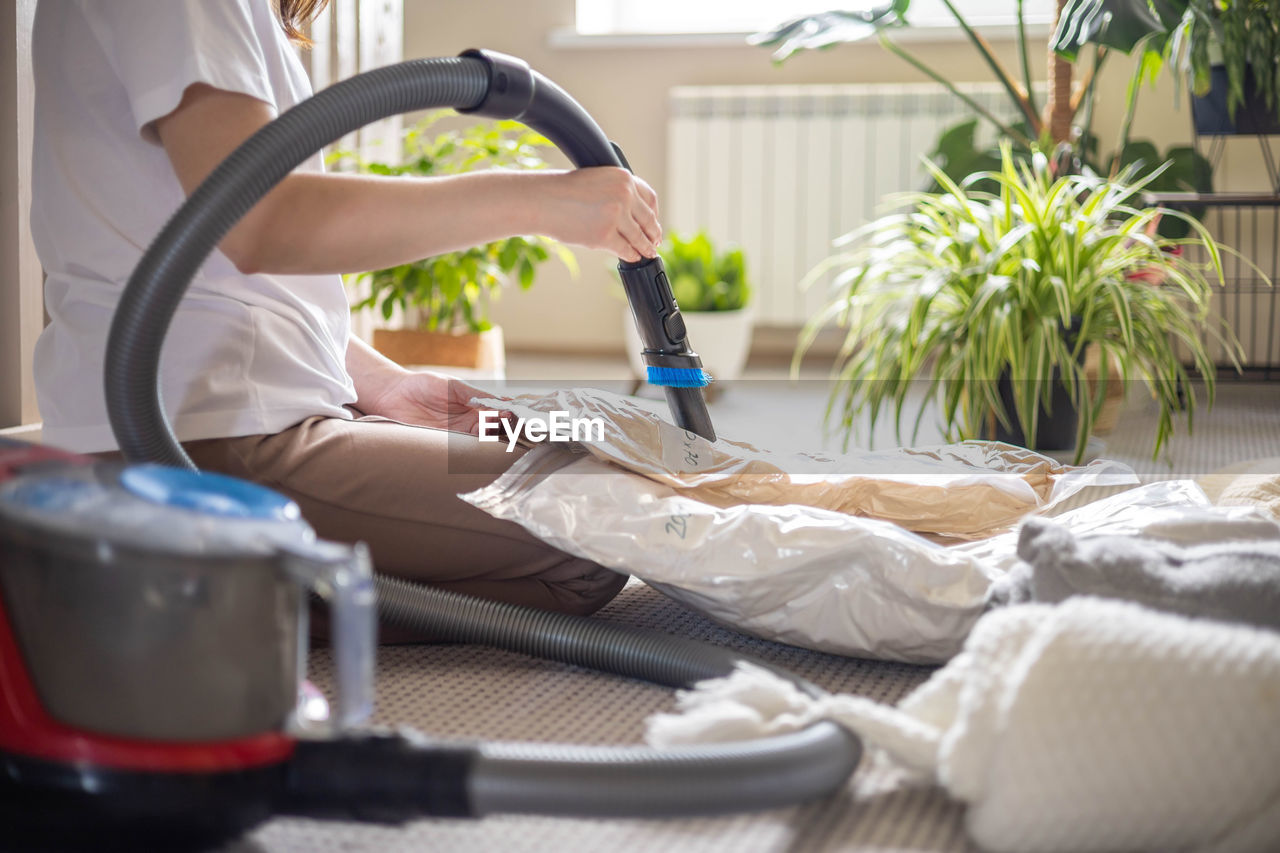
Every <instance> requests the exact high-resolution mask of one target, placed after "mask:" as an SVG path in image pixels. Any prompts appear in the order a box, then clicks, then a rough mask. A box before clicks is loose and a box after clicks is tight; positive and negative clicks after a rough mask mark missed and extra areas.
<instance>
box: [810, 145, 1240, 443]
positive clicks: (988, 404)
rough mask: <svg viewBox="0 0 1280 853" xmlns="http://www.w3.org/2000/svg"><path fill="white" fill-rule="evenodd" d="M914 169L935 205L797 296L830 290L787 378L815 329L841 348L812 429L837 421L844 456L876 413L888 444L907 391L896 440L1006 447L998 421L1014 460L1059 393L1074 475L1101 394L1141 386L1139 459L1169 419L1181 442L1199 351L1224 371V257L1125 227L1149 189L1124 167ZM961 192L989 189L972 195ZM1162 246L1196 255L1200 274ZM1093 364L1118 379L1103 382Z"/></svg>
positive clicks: (836, 259)
mask: <svg viewBox="0 0 1280 853" xmlns="http://www.w3.org/2000/svg"><path fill="white" fill-rule="evenodd" d="M926 167H927V168H928V169H929V171H930V172H931V174H932V175H933V177H934V178H935V180H937V182H938V184H939V185H940V186H942V187H943V192H941V193H938V194H930V193H912V194H909V195H907V196H904V197H902V200H903V202H904V204H905V206H904V207H901V208H899V211H900V212H896V213H892V214H889V215H886V216H884V217H882V218H880V219H878V220H876V221H874V222H871V223H869V224H867V225H866V226H864V227H862V228H860V229H858V230H857V231H854V232H852V233H851V234H849V235H846V236H845V237H844V238H841V240H840V241H838V244H837V245H838V249H839V251H838V252H837V253H836V254H835V255H833V256H832V257H831V258H829V259H828V260H827V261H826V262H824V263H823V264H822V265H820V266H819V267H818V268H816V269H815V270H814V271H813V272H811V273H810V274H809V276H808V278H807V281H806V283H812V282H814V281H817V280H819V279H821V278H823V277H825V276H826V275H827V274H829V273H832V272H834V273H835V276H834V278H833V282H832V293H833V298H832V299H831V300H830V302H829V304H828V305H827V306H826V307H825V309H824V310H823V311H821V312H820V313H818V314H817V315H816V316H814V317H813V318H812V319H811V320H810V322H809V323H808V325H807V326H806V328H805V330H804V332H803V334H802V335H801V339H800V345H799V348H798V350H797V354H796V363H797V364H798V363H799V360H800V359H801V358H802V357H803V355H804V352H805V351H806V350H807V349H808V347H809V346H810V345H811V344H812V342H813V340H814V338H815V336H816V334H817V332H818V330H819V329H821V328H822V327H823V326H825V325H827V324H828V323H829V322H831V321H835V322H836V323H837V324H838V325H839V326H840V327H841V328H843V329H844V330H845V339H844V343H843V345H842V347H841V349H840V352H839V355H838V357H837V360H836V366H835V372H834V376H835V379H836V381H835V383H834V384H833V388H832V392H831V395H830V400H829V403H828V407H827V423H828V426H829V427H831V426H832V425H833V423H832V422H833V421H837V423H838V427H839V431H840V432H842V433H843V437H844V444H845V446H846V447H847V446H848V444H849V441H850V439H851V437H852V435H853V433H854V431H855V427H854V425H855V423H857V422H858V419H859V417H860V416H861V415H862V414H864V413H866V414H868V415H869V417H870V421H871V424H872V425H873V426H874V424H875V423H876V421H877V420H878V419H879V418H880V417H882V416H886V415H887V414H888V413H889V412H890V411H891V412H892V417H893V422H894V426H895V429H896V431H897V435H898V438H899V440H900V441H901V440H902V436H903V414H904V409H905V408H906V407H907V402H908V394H909V392H910V389H911V387H912V386H913V384H915V383H916V381H917V380H923V381H925V382H927V387H928V393H927V394H926V395H925V399H924V401H923V402H921V403H920V406H919V410H918V412H917V413H916V415H915V421H914V427H913V429H912V436H913V437H914V436H915V434H916V432H917V431H918V429H919V426H920V423H921V420H922V418H923V416H924V414H925V412H926V411H927V410H929V409H930V408H931V407H930V403H936V404H937V406H938V410H939V411H940V413H941V419H942V426H943V429H944V432H945V434H946V436H947V439H948V440H950V441H959V440H964V439H970V438H979V437H984V436H985V435H987V433H988V432H989V430H990V426H991V424H992V421H993V419H994V420H995V421H998V422H999V423H1000V424H1001V425H1002V426H1004V427H1005V428H1006V429H1010V428H1012V426H1013V424H1014V423H1015V421H1016V423H1017V425H1018V426H1020V427H1021V428H1022V432H1023V434H1024V435H1026V436H1030V437H1031V438H1030V442H1031V443H1032V444H1034V441H1035V439H1034V437H1035V436H1036V434H1037V426H1038V420H1039V418H1041V417H1042V416H1044V413H1043V412H1042V409H1043V408H1046V407H1048V406H1049V405H1050V398H1051V396H1052V394H1053V391H1054V390H1055V383H1059V382H1060V383H1061V384H1062V386H1063V387H1065V390H1066V392H1067V395H1068V396H1069V397H1070V400H1071V403H1072V405H1073V406H1074V407H1075V409H1076V411H1077V413H1078V420H1077V429H1076V443H1075V448H1076V449H1075V458H1076V462H1077V463H1078V462H1079V461H1080V460H1081V459H1082V457H1083V454H1084V451H1085V448H1086V444H1087V439H1088V436H1089V433H1090V432H1091V430H1092V428H1093V424H1094V422H1095V421H1096V419H1097V415H1098V410H1099V407H1100V406H1101V404H1102V401H1103V399H1104V397H1105V395H1106V386H1107V383H1108V382H1111V381H1117V380H1118V381H1129V380H1131V379H1145V380H1146V381H1147V382H1148V383H1149V385H1150V388H1151V392H1152V394H1153V395H1154V397H1155V399H1156V401H1157V403H1158V405H1159V412H1160V413H1159V423H1158V428H1157V432H1156V445H1155V454H1159V452H1160V448H1161V447H1162V446H1163V445H1164V443H1165V441H1166V440H1167V439H1168V437H1169V436H1170V435H1171V434H1172V432H1173V419H1174V415H1175V413H1176V412H1177V411H1178V410H1179V409H1182V408H1184V407H1185V410H1186V413H1187V424H1188V428H1190V426H1191V419H1192V416H1193V414H1194V411H1195V405H1196V397H1195V392H1194V386H1195V379H1194V377H1195V376H1196V375H1198V377H1199V379H1200V381H1202V382H1203V384H1204V386H1205V391H1206V395H1207V399H1208V401H1209V403H1210V404H1212V401H1213V386H1214V374H1215V366H1214V363H1213V360H1212V359H1211V358H1210V355H1209V351H1208V347H1207V345H1206V339H1216V340H1217V341H1219V342H1220V343H1221V345H1222V346H1223V348H1224V351H1225V352H1226V353H1227V355H1228V358H1229V359H1230V360H1231V361H1232V362H1233V363H1234V364H1236V366H1237V367H1238V365H1239V361H1238V358H1239V354H1240V346H1239V344H1238V342H1236V340H1235V338H1234V337H1233V336H1232V335H1231V333H1230V331H1229V330H1228V329H1226V328H1225V326H1223V324H1222V323H1221V322H1213V321H1211V320H1210V316H1209V297H1210V292H1211V289H1212V286H1213V285H1215V284H1217V285H1221V284H1223V283H1224V281H1223V270H1222V253H1223V252H1224V251H1230V250H1227V249H1225V248H1223V247H1220V246H1219V245H1218V244H1217V243H1216V242H1215V241H1214V240H1213V238H1212V237H1211V236H1210V235H1209V233H1208V232H1207V231H1206V230H1205V229H1204V226H1202V225H1201V224H1200V223H1199V222H1197V221H1196V220H1195V219H1193V218H1192V217H1189V216H1186V215H1185V214H1182V213H1179V212H1178V211H1171V210H1165V211H1159V210H1152V209H1143V208H1142V207H1141V202H1140V200H1139V199H1138V194H1139V193H1140V192H1141V191H1142V190H1143V188H1144V187H1145V186H1146V184H1147V183H1148V182H1149V181H1150V180H1152V177H1151V176H1150V175H1148V176H1147V177H1145V178H1143V179H1141V180H1134V174H1135V171H1136V169H1135V168H1133V167H1130V168H1129V169H1126V170H1125V171H1124V172H1122V173H1121V175H1120V176H1119V179H1118V180H1105V179H1102V178H1100V177H1097V176H1095V175H1064V176H1060V177H1056V178H1055V177H1053V176H1052V175H1051V173H1050V170H1049V167H1048V163H1047V159H1046V158H1045V157H1044V155H1043V154H1040V153H1036V154H1035V155H1034V156H1033V157H1032V159H1031V160H1030V161H1024V160H1020V159H1018V158H1016V157H1015V156H1013V154H1012V152H1011V150H1010V146H1009V145H1008V144H1007V143H1006V144H1005V145H1004V146H1003V148H1002V151H1001V167H1000V169H999V170H998V171H992V172H979V173H975V174H974V175H971V176H969V177H968V178H966V179H965V180H963V181H961V182H959V183H957V182H955V181H953V180H952V179H951V178H949V177H947V176H946V175H945V174H943V173H942V171H941V170H940V169H939V168H938V167H937V166H935V165H934V164H932V163H930V162H928V161H926ZM984 179H985V181H984ZM979 181H984V184H983V185H984V186H987V187H994V189H993V190H992V191H990V192H986V191H982V190H978V189H976V188H975V187H974V186H973V185H974V184H976V183H977V182H979ZM1161 215H1164V216H1178V217H1182V218H1184V219H1185V220H1186V223H1187V225H1188V228H1189V231H1188V236H1186V237H1183V238H1179V239H1171V238H1163V237H1159V236H1158V235H1156V233H1155V228H1154V224H1155V222H1156V218H1157V217H1159V216H1161ZM1178 246H1183V247H1188V248H1189V247H1192V246H1198V247H1200V248H1201V249H1202V250H1203V252H1202V253H1203V255H1204V257H1205V258H1206V260H1203V261H1194V260H1192V259H1191V255H1192V254H1193V253H1188V252H1178V251H1175V249H1176V247H1178ZM1233 254H1234V253H1233ZM1139 271H1140V272H1141V273H1142V274H1141V275H1135V272H1139ZM1153 278H1154V279H1157V280H1159V281H1161V282H1162V284H1160V285H1158V286H1157V285H1153V284H1151V283H1150V281H1151V280H1152V279H1153ZM1091 345H1096V346H1097V347H1099V348H1100V349H1101V353H1102V356H1103V357H1102V358H1101V359H1100V364H1101V375H1100V377H1098V381H1096V382H1094V383H1092V387H1091V383H1090V382H1089V381H1086V378H1085V367H1084V363H1083V362H1084V359H1083V358H1082V355H1083V353H1084V350H1085V348H1086V347H1089V346H1091ZM1184 355H1185V356H1187V357H1189V360H1190V364H1191V366H1192V369H1191V370H1188V368H1187V366H1185V365H1184ZM1111 364H1115V365H1117V366H1118V371H1119V376H1111V375H1109V372H1110V368H1109V365H1111ZM1002 377H1004V378H1005V380H1006V381H1009V382H1010V384H1011V385H1012V392H1013V393H1012V399H1013V411H1006V408H1005V406H1004V405H1003V404H1002V402H1001V395H1000V390H999V388H1000V383H1001V379H1002Z"/></svg>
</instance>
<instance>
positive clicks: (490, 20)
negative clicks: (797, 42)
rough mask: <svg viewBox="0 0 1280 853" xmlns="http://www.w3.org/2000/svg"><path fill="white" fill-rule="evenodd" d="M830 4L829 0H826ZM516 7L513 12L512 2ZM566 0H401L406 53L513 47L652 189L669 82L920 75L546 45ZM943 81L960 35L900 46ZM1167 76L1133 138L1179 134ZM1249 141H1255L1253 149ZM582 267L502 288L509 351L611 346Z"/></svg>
mask: <svg viewBox="0 0 1280 853" xmlns="http://www.w3.org/2000/svg"><path fill="white" fill-rule="evenodd" d="M833 5H835V4H833ZM516 10H518V11H516ZM573 19H574V2H573V0H523V2H521V3H519V4H514V3H510V2H499V0H430V2H426V0H410V2H407V3H405V29H404V39H405V56H406V57H410V58H412V57H422V56H440V55H451V54H456V53H458V52H459V51H460V50H463V49H465V48H468V47H487V48H492V49H494V50H500V51H503V52H506V53H511V54H514V55H516V56H520V57H522V58H524V59H525V60H527V61H528V62H529V63H530V64H531V65H532V66H533V67H534V68H537V69H538V70H539V71H541V72H543V73H544V74H546V75H547V76H548V77H550V78H551V79H552V80H554V81H556V82H557V83H559V84H560V85H561V86H563V87H564V88H565V89H566V90H567V91H569V92H570V93H571V94H572V95H573V96H574V97H575V98H577V99H578V100H579V101H580V102H581V103H582V104H583V106H584V107H586V108H587V110H588V111H589V112H590V113H591V114H592V115H593V116H594V117H595V119H596V121H598V122H599V123H600V125H601V126H602V127H603V128H604V129H605V131H606V132H607V133H608V134H609V135H610V137H611V138H613V139H615V140H617V141H618V142H619V144H621V145H622V146H623V147H624V148H625V150H626V153H627V156H628V158H629V160H630V161H631V164H632V166H633V167H634V168H635V169H636V171H637V173H638V174H640V175H642V176H643V177H644V178H645V179H646V180H647V181H648V182H649V183H650V184H652V185H653V186H654V188H655V189H657V190H658V192H659V193H661V192H662V191H663V190H664V188H665V187H666V177H667V164H666V151H665V149H666V115H667V110H666V97H667V90H668V89H669V88H670V87H672V86H676V85H698V84H709V85H713V84H755V83H810V82H812V83H878V82H885V83H888V82H922V81H925V80H926V78H925V77H924V76H923V75H921V74H920V73H919V72H917V71H915V70H914V69H913V68H911V67H910V66H908V65H907V64H906V63H904V62H902V61H900V60H899V59H897V58H896V57H893V56H891V55H889V54H887V53H885V52H884V51H883V50H882V49H881V48H880V47H879V46H878V45H877V44H875V43H874V42H870V43H864V44H857V45H843V46H841V47H838V48H836V49H834V50H831V51H828V52H823V53H820V54H806V55H800V56H795V57H793V58H791V59H790V60H788V62H787V63H786V64H785V65H784V66H782V67H775V66H773V65H772V63H771V62H770V61H769V54H768V52H767V51H765V50H764V49H762V48H754V47H749V46H746V45H740V46H738V45H726V46H714V47H702V48H688V47H667V46H655V47H631V48H622V47H616V46H600V47H586V46H584V47H578V46H573V47H552V46H550V45H549V44H548V34H549V33H550V32H551V31H552V30H555V29H558V28H566V27H571V26H572V24H573ZM995 46H996V48H997V50H998V52H999V53H1000V55H1001V56H1002V58H1003V60H1004V61H1005V62H1006V64H1007V65H1008V66H1009V67H1011V68H1013V67H1016V63H1015V52H1014V46H1013V42H1012V41H1011V40H1008V39H1005V40H1002V41H998V42H996V44H995ZM908 47H910V48H912V49H913V51H916V50H917V49H918V52H920V53H921V55H923V56H926V57H927V59H928V61H929V62H930V63H931V64H932V65H933V66H934V67H935V68H937V69H938V70H939V71H940V72H941V73H942V74H944V75H946V76H947V77H948V78H950V79H953V80H957V81H984V80H990V79H991V77H990V73H989V71H988V69H987V68H986V66H985V65H984V64H983V63H982V61H981V60H980V59H979V58H978V56H977V54H976V52H975V51H974V50H973V48H972V47H971V46H970V45H969V44H968V42H966V41H962V40H959V37H958V38H957V40H954V41H943V42H936V43H928V44H912V45H908ZM1031 51H1032V53H1031V56H1032V63H1033V65H1032V70H1033V73H1034V74H1035V75H1036V76H1037V78H1040V77H1042V76H1043V74H1044V71H1045V65H1046V61H1045V59H1044V39H1043V38H1041V39H1039V40H1038V41H1036V43H1035V44H1033V45H1032V47H1031ZM1130 67H1131V64H1130V61H1129V60H1127V59H1126V58H1125V57H1117V58H1116V59H1113V60H1112V61H1111V62H1110V64H1109V66H1108V68H1107V71H1106V73H1105V74H1104V77H1103V79H1102V81H1101V88H1100V93H1099V94H1100V97H1099V99H1098V101H1097V107H1096V110H1097V114H1096V117H1095V126H1096V128H1097V130H1098V131H1099V133H1100V134H1101V135H1102V139H1103V140H1104V145H1105V146H1106V147H1111V143H1110V140H1112V139H1114V138H1115V136H1116V133H1117V129H1118V127H1119V120H1120V114H1121V112H1122V111H1123V109H1124V91H1125V85H1126V82H1127V77H1128V71H1129V69H1130ZM1173 104H1174V94H1173V91H1172V86H1171V85H1170V84H1169V83H1168V81H1162V82H1161V85H1160V87H1159V88H1158V89H1157V90H1155V91H1151V90H1147V91H1144V93H1143V96H1142V99H1141V100H1140V102H1139V112H1138V116H1137V120H1136V123H1135V131H1136V132H1135V136H1147V137H1151V138H1154V139H1158V140H1159V141H1160V142H1161V144H1162V147H1163V146H1165V145H1168V144H1171V143H1173V142H1176V141H1183V142H1185V141H1186V140H1189V139H1190V129H1189V122H1190V119H1189V116H1188V111H1187V109H1186V108H1185V106H1184V107H1182V108H1181V109H1179V110H1174V109H1172V105H1173ZM1254 147H1255V148H1256V145H1255V146H1254ZM579 257H580V260H581V267H582V275H581V276H580V278H579V279H578V280H577V281H572V280H570V279H569V277H568V276H567V275H566V274H565V273H563V272H562V271H561V270H558V269H553V268H552V267H553V265H554V262H551V263H548V264H547V265H546V267H544V270H545V271H544V272H540V273H539V278H538V282H537V284H536V286H535V287H534V289H533V290H532V291H530V292H528V293H511V294H508V296H507V297H506V298H505V299H504V300H503V301H502V302H501V303H500V304H499V305H498V307H497V310H496V312H495V315H496V318H497V320H498V322H500V323H501V324H502V325H503V326H504V328H505V330H506V334H507V340H508V342H509V344H510V345H511V346H513V347H516V348H521V347H523V348H528V349H564V348H576V349H582V350H595V351H604V350H613V351H618V350H619V349H620V347H621V344H620V336H621V330H622V317H623V314H622V303H621V301H620V297H618V296H617V295H616V293H615V290H614V287H613V285H612V276H611V274H610V273H609V268H610V266H611V263H610V259H609V258H608V256H607V255H605V254H604V253H598V252H586V251H583V252H580V254H579Z"/></svg>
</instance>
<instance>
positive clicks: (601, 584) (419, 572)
mask: <svg viewBox="0 0 1280 853" xmlns="http://www.w3.org/2000/svg"><path fill="white" fill-rule="evenodd" d="M185 447H186V449H187V452H188V453H189V454H190V455H191V458H192V460H193V461H194V462H195V463H196V465H197V466H199V467H200V468H202V469H204V470H208V471H217V472H220V473H223V474H229V475H231V476H234V477H240V478H242V479H246V480H252V481H255V482H258V483H262V484H263V485H265V486H269V487H270V488H272V489H275V490H277V491H279V492H282V493H283V494H285V495H288V496H289V497H291V498H293V499H294V500H295V501H297V503H298V505H299V506H300V507H301V508H302V515H303V517H304V518H305V519H306V520H307V521H308V522H310V524H311V525H312V526H313V527H314V528H315V529H316V533H317V534H319V535H320V536H321V537H322V538H324V539H333V540H337V541H340V542H357V541H362V542H365V543H367V544H368V545H369V549H370V551H371V552H372V554H373V561H374V565H375V566H376V567H377V570H378V571H380V572H383V573H386V574H390V575H395V576H398V577H402V578H409V579H411V580H417V581H424V582H426V583H430V584H432V585H433V586H437V587H441V588H443V589H450V590H455V591H457V592H463V593H468V594H471V595H479V596H483V597H485V598H489V599H494V600H498V601H506V602H512V603H516V604H525V605H529V606H532V607H538V608H542V609H545V610H558V611H562V612H567V613H577V614H584V615H585V614H587V613H591V612H593V611H595V610H597V609H599V608H600V607H602V606H603V605H604V604H605V603H606V602H608V601H609V600H610V599H612V598H613V597H614V596H615V595H617V593H618V591H619V590H621V589H622V586H623V584H624V583H625V582H626V577H625V576H623V575H620V574H617V573H616V572H612V571H610V570H608V569H605V568H602V567H601V566H598V565H596V564H595V563H592V562H589V561H587V560H581V559H578V558H576V557H571V556H570V555H568V554H565V553H564V552H562V551H558V550H556V549H554V548H552V547H551V546H549V545H545V544H543V543H542V542H541V541H539V540H538V539H535V538H534V537H533V536H531V535H529V534H528V533H526V532H525V531H524V529H523V528H522V527H520V526H519V525H517V524H514V523H512V522H509V521H501V520H498V519H494V518H491V517H490V516H488V515H486V514H485V513H483V512H481V511H480V510H478V509H476V508H475V507H473V506H471V505H470V504H468V503H465V502H464V501H461V500H459V499H458V497H457V495H458V494H459V493H461V492H468V491H471V490H473V489H478V488H480V487H481V486H485V485H488V484H489V483H491V482H493V480H494V479H495V478H496V477H497V476H498V475H499V474H501V473H502V472H503V471H504V470H506V468H507V467H508V466H510V465H511V463H512V462H514V461H515V460H516V459H518V458H519V456H520V454H521V453H522V452H523V451H522V450H520V449H519V448H517V449H516V451H515V452H514V453H506V452H505V450H506V444H505V443H504V442H499V443H494V444H490V443H483V444H482V443H481V442H480V441H478V440H477V439H476V438H475V437H473V436H469V435H464V434H461V433H455V432H448V431H446V430H439V429H430V428H427V427H415V426H406V425H404V424H400V423H395V422H392V421H387V420H384V419H381V418H362V419H359V420H354V421H347V420H341V419H338V418H323V417H313V418H308V419H307V420H305V421H303V422H302V423H300V424H298V425H297V426H295V427H293V428H291V429H287V430H285V431H284V432H281V433H277V434H275V435H254V436H245V437H240V438H218V439H208V440H205V441H194V442H189V443H187V444H186V445H185Z"/></svg>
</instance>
